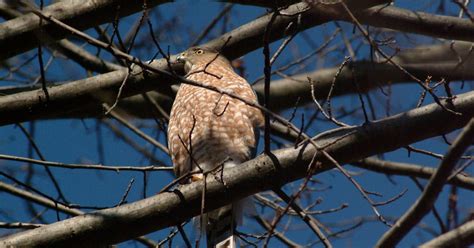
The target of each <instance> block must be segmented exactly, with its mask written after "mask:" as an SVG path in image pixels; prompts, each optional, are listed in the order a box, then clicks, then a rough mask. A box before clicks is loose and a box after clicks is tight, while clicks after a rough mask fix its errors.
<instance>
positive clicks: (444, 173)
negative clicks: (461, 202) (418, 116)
mask: <svg viewBox="0 0 474 248" xmlns="http://www.w3.org/2000/svg"><path fill="white" fill-rule="evenodd" d="M473 140H474V118H472V119H471V120H470V121H469V123H468V124H467V125H466V127H465V128H464V129H463V131H462V132H461V134H459V136H458V137H457V139H456V140H455V141H454V143H453V145H452V146H451V148H450V149H449V151H448V153H447V154H446V156H445V157H444V159H443V161H442V162H441V164H440V165H439V167H438V169H437V170H436V173H435V174H433V176H432V177H431V179H430V181H429V182H428V185H427V186H426V187H425V190H424V191H423V193H422V195H421V196H420V198H418V199H417V201H416V203H415V204H413V205H412V206H411V207H410V209H409V210H408V211H407V212H406V213H405V214H404V215H403V216H402V217H401V218H400V219H399V220H398V221H397V222H396V223H395V224H394V225H393V227H392V228H391V229H390V230H389V231H388V232H386V233H385V234H384V235H383V236H382V238H381V239H380V240H379V241H378V242H377V244H376V246H377V247H392V246H396V245H397V244H398V242H400V241H401V240H402V239H403V237H404V236H405V235H406V234H407V233H408V232H409V231H410V230H411V229H412V228H413V227H414V226H415V225H416V224H417V223H418V222H419V221H420V220H421V219H422V218H423V217H424V216H425V215H426V214H428V213H429V212H430V210H431V208H432V207H433V204H434V203H435V201H436V199H437V198H438V195H439V193H440V192H441V190H442V189H443V186H444V184H445V183H446V180H447V179H448V177H449V175H450V174H451V173H450V172H451V171H452V169H453V168H454V166H455V165H456V163H457V162H458V160H459V158H460V157H461V155H462V154H463V153H464V151H465V150H466V148H467V147H468V146H470V145H471V144H472V141H473Z"/></svg>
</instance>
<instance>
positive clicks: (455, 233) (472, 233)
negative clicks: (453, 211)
mask: <svg viewBox="0 0 474 248" xmlns="http://www.w3.org/2000/svg"><path fill="white" fill-rule="evenodd" d="M472 244H474V220H471V221H468V222H466V223H464V224H463V225H461V226H459V227H457V228H455V229H453V230H451V231H449V232H447V233H444V234H442V235H440V236H438V237H436V238H434V239H432V240H430V241H428V242H426V243H424V244H422V245H421V246H420V247H421V248H428V247H467V246H469V245H472Z"/></svg>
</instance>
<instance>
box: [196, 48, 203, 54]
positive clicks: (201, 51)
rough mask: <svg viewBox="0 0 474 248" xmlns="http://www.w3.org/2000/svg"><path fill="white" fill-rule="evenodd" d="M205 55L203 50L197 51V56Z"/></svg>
mask: <svg viewBox="0 0 474 248" xmlns="http://www.w3.org/2000/svg"><path fill="white" fill-rule="evenodd" d="M203 53H204V51H203V50H201V49H199V50H196V54H203Z"/></svg>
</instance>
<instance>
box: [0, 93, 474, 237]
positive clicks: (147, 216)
mask: <svg viewBox="0 0 474 248" xmlns="http://www.w3.org/2000/svg"><path fill="white" fill-rule="evenodd" d="M454 105H455V106H454V108H455V109H456V111H458V112H460V113H462V116H456V115H453V114H451V113H448V112H446V111H444V110H442V109H441V107H440V106H439V105H437V104H431V105H428V106H425V107H421V108H417V109H414V110H411V111H409V112H406V113H402V114H398V115H395V116H392V117H389V118H386V119H383V120H379V121H376V122H373V123H371V124H370V125H364V126H361V127H355V128H349V129H348V128H344V129H340V130H339V131H336V132H334V131H333V132H330V133H329V134H328V135H321V136H320V138H318V139H317V140H316V142H317V143H318V145H319V146H323V147H324V146H325V145H328V147H326V148H325V150H326V152H328V153H329V154H331V156H333V157H334V158H336V159H337V160H338V161H339V162H340V163H348V162H351V161H357V160H359V159H362V158H365V157H368V156H371V155H375V154H379V153H383V152H388V151H392V150H395V149H397V148H399V147H403V146H406V145H408V144H411V143H413V142H416V141H420V140H424V139H427V138H430V137H433V136H437V135H440V134H443V133H447V132H450V131H453V130H455V129H457V128H460V127H462V126H464V125H465V124H466V123H467V122H468V121H469V119H470V118H471V117H472V116H473V115H474V92H470V93H466V94H463V95H459V96H458V97H457V98H456V99H455V100H454ZM380 137H384V138H383V139H381V138H380ZM335 141H337V142H335ZM315 152H316V151H315V148H314V146H312V145H310V144H306V145H303V146H300V147H298V148H297V149H294V148H288V149H282V150H277V151H274V152H273V155H271V156H266V155H261V156H259V157H257V158H256V159H253V160H251V161H248V162H246V163H243V164H241V165H240V166H238V167H234V168H231V169H230V170H225V171H224V172H223V173H222V174H221V173H218V174H217V175H214V176H212V175H211V176H208V177H206V178H207V181H206V197H207V199H206V208H207V209H206V211H209V210H211V209H215V208H217V207H220V206H223V205H225V204H228V203H230V202H231V201H233V200H236V199H240V198H243V197H245V196H248V195H251V194H254V193H257V192H260V191H264V190H268V189H271V188H274V187H279V186H282V185H284V184H286V183H288V182H291V181H293V180H296V179H299V178H302V177H304V176H305V175H306V174H307V168H308V165H309V163H310V161H313V158H314V154H315ZM317 154H318V155H317V156H316V160H317V161H319V162H321V164H320V166H319V167H317V168H318V169H317V170H316V173H321V172H323V171H325V170H328V169H330V168H332V164H331V163H328V162H327V161H326V160H324V157H323V156H322V154H321V153H317ZM221 175H222V176H221ZM203 185H204V182H202V181H198V182H194V183H192V184H188V185H184V186H181V187H179V188H178V189H175V190H173V191H172V192H163V193H160V194H158V195H156V196H153V197H150V198H148V199H145V200H141V201H138V202H135V203H131V204H127V205H123V206H120V207H116V208H111V209H106V210H101V211H97V212H93V213H91V214H86V215H82V216H78V217H75V218H71V219H68V220H65V221H61V222H57V223H54V224H51V225H48V226H45V227H40V228H38V229H35V230H29V231H25V232H21V233H18V234H14V235H11V236H8V237H5V238H4V239H2V240H0V244H1V245H3V246H28V245H31V244H35V245H40V246H41V245H44V246H59V245H62V246H74V245H79V244H80V245H81V246H87V245H88V244H94V245H97V244H110V243H116V242H121V241H124V240H128V239H131V238H133V237H137V236H140V235H142V234H145V233H149V232H152V231H154V230H158V229H161V228H164V227H167V226H171V225H177V224H180V223H182V222H183V221H184V220H186V219H189V218H190V217H193V216H196V215H198V214H199V213H200V211H201V206H200V204H201V196H202V189H203Z"/></svg>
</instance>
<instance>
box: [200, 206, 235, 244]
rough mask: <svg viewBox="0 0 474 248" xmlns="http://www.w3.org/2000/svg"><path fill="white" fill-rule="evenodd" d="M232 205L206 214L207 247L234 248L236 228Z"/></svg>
mask: <svg viewBox="0 0 474 248" xmlns="http://www.w3.org/2000/svg"><path fill="white" fill-rule="evenodd" d="M235 214H236V213H235V211H234V204H229V205H226V206H224V207H221V208H218V209H216V210H213V211H211V212H209V213H207V223H206V236H207V247H210V248H214V247H216V248H235V247H237V245H236V242H237V237H236V235H235V228H236V226H237V223H236V216H235Z"/></svg>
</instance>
